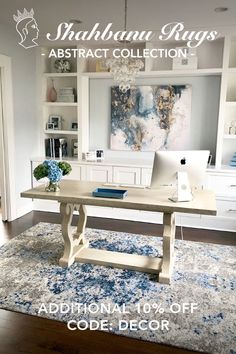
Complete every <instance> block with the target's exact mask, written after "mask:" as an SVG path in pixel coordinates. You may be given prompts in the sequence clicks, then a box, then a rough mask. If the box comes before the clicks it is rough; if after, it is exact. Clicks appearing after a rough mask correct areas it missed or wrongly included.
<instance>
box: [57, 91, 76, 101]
mask: <svg viewBox="0 0 236 354" xmlns="http://www.w3.org/2000/svg"><path fill="white" fill-rule="evenodd" d="M57 101H58V102H75V94H74V89H73V87H63V88H60V89H59V92H58V95H57Z"/></svg>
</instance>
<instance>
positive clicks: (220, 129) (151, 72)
mask: <svg viewBox="0 0 236 354" xmlns="http://www.w3.org/2000/svg"><path fill="white" fill-rule="evenodd" d="M185 45H186V42H178V43H176V42H175V43H173V42H169V43H167V42H156V43H146V44H145V46H144V44H140V45H139V48H141V49H142V48H144V47H146V48H149V49H151V48H166V49H170V48H174V47H177V46H178V47H179V46H185ZM135 47H136V48H137V47H138V45H137V44H136V45H135ZM73 48H76V47H75V46H74V47H73ZM50 49H51V48H42V50H41V52H40V55H41V54H42V53H43V54H45V55H44V56H41V82H42V85H41V86H42V100H41V103H42V104H41V108H40V109H41V112H40V119H41V121H42V117H43V124H42V125H43V129H42V141H43V139H45V138H46V137H47V136H49V135H51V136H52V135H56V136H58V134H61V135H62V136H63V137H68V140H70V139H71V136H73V137H75V136H76V132H71V126H70V125H71V123H72V122H74V121H77V123H78V133H77V137H78V150H79V153H78V157H75V158H76V159H79V160H80V159H82V156H83V153H85V152H86V151H88V150H89V146H90V144H89V102H90V98H89V87H90V80H93V79H98V80H99V79H101V80H102V79H109V78H111V77H112V76H111V74H110V73H109V72H95V70H96V62H95V60H92V59H89V60H86V59H78V60H74V59H73V60H71V59H70V61H71V64H72V72H70V73H55V72H52V71H53V70H54V68H53V60H49V59H48V57H47V53H48V52H49V50H50ZM197 57H198V68H197V69H190V70H188V69H183V70H172V59H168V58H167V59H165V60H163V59H151V58H146V59H145V68H144V70H143V71H141V72H140V73H139V75H138V77H140V78H143V79H145V78H147V79H148V78H159V77H163V78H171V77H208V76H218V77H220V79H221V87H220V99H219V116H218V123H216V124H217V138H216V140H215V141H214V142H213V144H214V145H215V147H216V156H215V167H216V168H217V169H219V168H221V166H223V165H224V166H226V165H228V164H229V160H230V154H233V153H234V152H235V150H236V146H235V139H234V137H231V136H229V129H228V126H229V124H230V122H231V121H232V120H234V119H236V36H235V37H231V36H227V37H224V38H219V39H217V40H215V41H212V42H207V41H206V42H205V43H203V44H202V45H201V46H200V47H198V48H197ZM54 60H55V59H54ZM52 79H53V80H54V85H55V88H56V89H58V88H59V87H60V85H62V86H63V85H64V86H72V87H74V88H75V89H76V91H77V97H78V99H77V102H73V103H72V102H70V103H69V102H68V103H67V102H47V101H45V99H46V92H47V89H48V87H49V85H50V82H51V80H52ZM50 114H58V115H62V117H63V118H64V121H63V127H62V130H61V131H60V132H55V133H54V132H51V131H48V130H46V122H47V119H48V116H49V115H50ZM204 148H206V147H205V146H204ZM43 152H44V146H43V144H42V155H43ZM69 157H71V156H69Z"/></svg>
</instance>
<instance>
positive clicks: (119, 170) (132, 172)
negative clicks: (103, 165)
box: [113, 166, 141, 184]
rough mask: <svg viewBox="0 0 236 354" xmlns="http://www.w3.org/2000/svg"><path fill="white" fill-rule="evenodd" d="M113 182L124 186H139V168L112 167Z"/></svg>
mask: <svg viewBox="0 0 236 354" xmlns="http://www.w3.org/2000/svg"><path fill="white" fill-rule="evenodd" d="M113 182H114V183H124V184H126V183H127V184H140V183H141V168H138V167H125V166H116V167H113Z"/></svg>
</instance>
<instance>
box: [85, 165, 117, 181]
mask: <svg viewBox="0 0 236 354" xmlns="http://www.w3.org/2000/svg"><path fill="white" fill-rule="evenodd" d="M86 180H87V181H95V182H112V166H103V165H87V166H86Z"/></svg>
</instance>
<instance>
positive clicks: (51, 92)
mask: <svg viewBox="0 0 236 354" xmlns="http://www.w3.org/2000/svg"><path fill="white" fill-rule="evenodd" d="M56 100H57V91H56V89H55V87H54V81H53V80H52V87H51V88H50V90H49V91H48V101H49V102H56Z"/></svg>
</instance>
